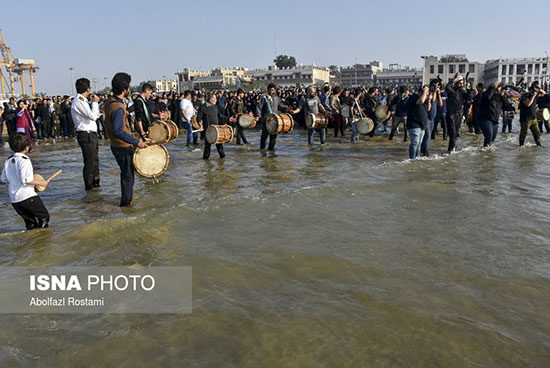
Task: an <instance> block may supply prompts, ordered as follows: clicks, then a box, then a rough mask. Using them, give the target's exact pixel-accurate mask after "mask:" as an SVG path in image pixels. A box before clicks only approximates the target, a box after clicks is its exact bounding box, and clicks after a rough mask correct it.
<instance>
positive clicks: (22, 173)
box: [0, 73, 550, 229]
mask: <svg viewBox="0 0 550 368" xmlns="http://www.w3.org/2000/svg"><path fill="white" fill-rule="evenodd" d="M130 82H131V77H130V76H129V75H128V74H126V73H117V74H116V75H115V76H114V77H113V80H112V83H111V84H112V93H111V94H110V95H106V94H104V95H98V94H93V93H91V90H90V81H89V80H88V79H86V78H80V79H78V80H77V81H76V84H75V86H76V91H77V95H76V96H75V97H74V98H71V97H70V96H63V97H61V96H54V97H51V98H49V97H45V98H37V99H34V100H32V101H25V100H20V101H17V103H16V101H15V99H14V98H10V100H9V102H7V103H5V104H4V106H3V107H1V108H0V122H1V124H0V127H3V126H4V125H5V126H6V128H7V132H8V135H9V137H10V138H9V145H10V147H11V149H12V150H13V151H14V154H13V155H12V156H11V157H10V158H9V159H8V160H6V162H5V163H4V167H3V170H2V176H1V179H2V181H4V182H8V184H9V189H8V191H9V194H10V200H11V202H12V204H13V207H14V208H15V210H16V212H17V213H18V214H19V215H20V216H21V217H22V218H23V219H24V220H25V223H26V226H27V229H32V228H36V227H47V226H48V220H49V215H48V212H47V210H46V208H45V207H44V205H43V203H42V202H41V201H40V198H39V197H38V196H37V195H36V193H35V191H34V185H40V186H43V187H45V186H47V185H48V183H49V181H47V180H37V179H35V178H34V176H33V175H32V174H33V171H32V165H31V164H30V159H29V157H28V156H27V155H26V153H28V152H30V151H31V150H32V142H33V140H35V139H38V140H43V139H52V138H56V137H67V138H76V140H77V142H78V144H79V146H80V147H81V150H82V157H83V161H84V167H83V179H84V189H85V190H86V191H90V190H95V189H97V188H100V168H99V158H98V140H99V139H104V138H107V139H109V141H110V146H111V152H112V153H113V156H114V158H115V159H116V161H117V164H118V165H119V167H120V170H121V172H120V179H121V180H120V183H121V201H120V206H121V207H125V206H129V205H130V204H131V202H132V197H133V186H134V167H133V161H132V157H133V154H134V150H135V149H136V148H137V149H145V148H147V147H148V145H149V144H151V142H150V140H149V139H148V138H149V137H148V130H149V127H150V126H151V125H152V124H154V122H155V121H157V120H172V121H173V122H175V124H177V126H178V127H179V128H180V129H185V130H186V131H187V134H186V138H185V139H186V144H187V147H188V148H189V149H190V150H193V149H194V148H196V146H198V145H199V138H200V139H201V140H203V139H204V138H205V137H204V132H205V131H206V129H207V128H208V126H209V125H218V124H230V125H232V126H233V127H234V131H235V136H236V144H238V145H241V144H249V141H248V139H247V138H246V134H245V129H244V128H243V127H242V126H241V124H239V119H240V118H241V117H243V116H246V117H247V119H248V121H254V122H258V123H259V124H258V125H259V126H260V127H261V138H260V142H259V146H260V149H261V150H265V149H266V147H267V149H268V150H275V145H276V140H277V133H276V132H275V133H274V132H273V131H272V130H268V127H267V124H268V123H267V121H268V120H269V118H270V117H272V116H273V114H290V115H291V116H292V117H293V119H292V121H293V122H294V123H295V127H296V128H298V129H300V128H306V129H307V132H308V134H307V143H308V144H309V145H313V143H314V138H313V136H314V134H315V133H318V135H319V139H320V143H321V145H325V144H326V135H327V132H328V131H329V129H330V130H333V131H334V137H338V136H340V137H345V135H346V131H347V130H350V131H351V132H350V135H349V140H350V142H351V143H355V142H357V141H359V140H360V139H369V138H368V137H374V136H379V137H380V136H381V137H387V138H388V139H390V140H391V139H393V138H394V136H395V135H396V134H397V133H398V131H399V129H400V126H401V125H403V130H402V131H403V139H404V141H407V140H408V139H410V144H409V157H410V158H411V159H415V158H417V157H419V156H420V155H424V156H429V147H430V141H431V140H433V139H436V136H437V134H438V125H439V126H440V127H441V128H442V130H443V132H442V133H443V136H442V138H443V139H444V140H448V153H451V152H452V151H453V150H455V149H456V144H457V138H458V137H459V136H460V132H461V126H462V125H463V124H466V126H467V128H468V131H469V132H470V133H472V134H480V133H482V134H483V136H484V143H483V145H484V146H488V145H491V144H492V143H493V142H494V141H495V138H496V136H497V133H498V130H499V123H500V121H501V120H502V123H503V127H502V132H503V133H504V132H505V131H506V130H508V132H511V127H512V120H513V119H514V114H516V112H517V111H518V110H519V122H520V127H521V130H520V136H519V144H520V145H524V144H525V140H526V136H527V132H528V130H530V131H531V132H532V134H533V138H534V141H535V143H536V145H538V146H541V141H540V134H541V130H542V128H543V126H544V128H546V131H547V133H548V132H550V124H549V122H548V116H546V118H541V116H542V117H543V116H545V115H544V114H541V109H548V108H550V95H549V94H547V93H546V92H545V91H544V90H543V89H541V88H540V87H539V85H538V83H537V82H534V83H532V84H531V85H530V86H529V87H528V88H527V89H526V90H521V89H520V88H517V87H515V86H503V85H502V84H501V83H498V82H495V83H493V84H491V85H489V86H484V85H483V84H482V83H479V84H478V85H477V86H476V87H475V88H472V86H471V85H470V84H469V83H468V84H466V85H465V81H464V79H463V77H462V76H460V75H459V74H458V73H457V74H456V75H455V76H454V78H453V80H451V81H449V82H448V83H447V84H446V85H443V84H442V81H441V80H440V79H434V80H432V81H430V83H429V84H428V85H425V86H421V87H418V88H414V89H412V90H410V89H409V88H407V87H406V86H400V87H399V88H386V89H384V90H380V89H379V88H377V87H370V88H368V89H365V88H354V89H346V88H342V87H340V86H333V87H331V86H328V85H326V86H323V87H322V88H321V89H320V90H318V89H317V88H316V87H314V86H309V87H307V88H277V86H275V85H274V84H270V85H268V86H267V90H266V91H261V90H252V91H245V90H243V89H239V90H237V91H219V90H216V91H190V90H187V91H184V92H183V93H181V94H180V93H176V92H171V93H164V94H156V93H155V91H154V89H153V87H152V86H151V85H150V84H148V83H144V84H142V85H141V87H140V90H139V91H135V92H133V93H131V92H130ZM381 106H382V107H384V109H383V110H384V111H385V112H386V113H387V114H382V116H383V118H380V114H378V111H377V110H378V109H379V108H380V107H381ZM546 115H548V111H546ZM312 116H313V119H317V118H316V117H319V120H321V121H323V122H328V124H323V125H321V126H315V125H308V124H307V123H306V121H307V119H308V117H309V119H310V121H311V119H312ZM365 119H366V120H369V122H370V123H371V126H372V127H373V128H372V129H370V131H369V132H368V134H367V135H364V136H365V137H366V138H360V137H361V136H363V135H361V134H359V131H358V124H359V122H360V121H362V120H365ZM545 119H546V120H545ZM252 125H256V124H252ZM0 132H1V130H0ZM363 133H365V132H363ZM0 136H1V134H0ZM268 139H269V143H268ZM215 143H216V148H217V151H218V154H219V156H220V158H224V157H225V152H224V149H223V144H222V143H218V142H217V141H216V142H215ZM210 147H211V142H208V141H206V140H205V142H204V153H203V158H204V159H209V157H210Z"/></svg>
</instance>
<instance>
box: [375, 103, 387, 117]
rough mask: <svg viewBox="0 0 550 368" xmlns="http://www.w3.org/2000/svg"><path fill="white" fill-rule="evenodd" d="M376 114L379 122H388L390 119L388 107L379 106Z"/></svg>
mask: <svg viewBox="0 0 550 368" xmlns="http://www.w3.org/2000/svg"><path fill="white" fill-rule="evenodd" d="M374 114H375V115H376V117H377V118H378V121H386V120H388V119H389V118H390V112H389V111H388V106H386V105H378V107H377V108H376V111H375V112H374Z"/></svg>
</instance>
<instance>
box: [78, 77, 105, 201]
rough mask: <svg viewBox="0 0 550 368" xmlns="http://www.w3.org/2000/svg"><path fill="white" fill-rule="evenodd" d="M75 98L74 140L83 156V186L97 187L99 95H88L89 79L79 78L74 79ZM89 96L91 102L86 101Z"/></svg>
mask: <svg viewBox="0 0 550 368" xmlns="http://www.w3.org/2000/svg"><path fill="white" fill-rule="evenodd" d="M75 84H76V92H77V95H76V98H74V99H73V102H72V104H71V115H72V117H73V121H74V125H75V129H76V140H77V141H78V144H79V145H80V148H81V149H82V156H83V158H84V170H83V176H84V188H85V189H86V190H92V189H94V188H99V153H98V152H99V147H98V142H97V122H96V120H97V119H99V116H100V112H99V105H98V102H99V96H97V95H90V81H89V80H88V79H86V78H80V79H78V80H77V81H76V83H75ZM88 97H90V98H91V100H92V101H91V103H90V102H89V101H88Z"/></svg>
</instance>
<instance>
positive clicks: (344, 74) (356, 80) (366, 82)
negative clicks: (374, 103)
mask: <svg viewBox="0 0 550 368" xmlns="http://www.w3.org/2000/svg"><path fill="white" fill-rule="evenodd" d="M382 70H383V65H382V63H381V62H380V61H371V62H370V63H368V64H355V65H353V66H348V67H343V68H340V81H341V83H342V86H344V87H360V86H372V85H374V84H375V76H376V74H377V73H378V72H381V71H382Z"/></svg>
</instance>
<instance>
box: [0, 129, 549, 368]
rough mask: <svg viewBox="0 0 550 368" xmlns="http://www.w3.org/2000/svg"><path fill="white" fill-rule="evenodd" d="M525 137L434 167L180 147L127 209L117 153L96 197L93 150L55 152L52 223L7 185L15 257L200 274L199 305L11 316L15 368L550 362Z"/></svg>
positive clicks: (289, 139)
mask: <svg viewBox="0 0 550 368" xmlns="http://www.w3.org/2000/svg"><path fill="white" fill-rule="evenodd" d="M514 129H515V130H516V132H515V133H512V134H511V135H510V136H508V135H507V134H505V135H501V134H500V133H499V137H498V138H497V142H496V145H495V146H494V147H492V148H489V149H480V146H481V144H482V140H483V138H482V137H481V136H473V135H470V134H468V133H465V132H463V134H462V137H461V138H460V139H459V151H458V152H457V153H454V154H452V155H450V156H447V155H443V153H444V152H445V151H446V144H447V142H446V141H443V140H442V139H441V137H438V138H437V139H436V140H435V141H432V149H431V154H432V155H431V157H429V158H425V159H420V160H414V161H411V160H407V159H406V157H407V156H408V153H407V152H408V151H407V149H408V143H403V142H402V139H401V136H398V137H396V138H394V140H393V141H388V140H387V139H384V138H375V139H368V140H366V141H363V142H360V143H358V144H353V145H352V144H350V143H348V141H347V139H348V138H349V134H350V133H349V132H346V133H347V134H348V136H347V137H346V139H345V140H344V139H341V138H338V139H335V138H332V137H330V138H329V144H328V146H326V147H323V148H321V147H320V146H319V145H318V144H316V145H315V146H314V147H312V148H309V147H307V146H306V145H305V143H306V141H307V140H306V135H305V133H304V132H303V131H295V132H293V133H292V134H290V135H286V136H280V137H279V138H278V141H277V142H278V143H277V151H276V152H275V153H261V152H260V151H259V150H258V147H257V143H258V141H259V132H258V131H253V132H247V133H248V136H249V140H250V141H251V142H252V143H254V145H252V146H235V145H226V153H227V157H226V159H225V160H219V159H218V156H217V152H216V150H215V149H214V150H213V152H212V156H211V159H210V161H204V160H202V152H198V151H196V152H188V151H187V150H186V149H185V147H184V143H185V142H184V139H183V138H184V137H183V136H180V138H179V139H178V140H177V141H176V142H174V143H170V144H167V145H166V147H167V149H168V150H169V152H170V165H169V167H168V170H167V171H166V173H165V174H164V175H163V176H162V177H161V178H160V183H158V184H153V183H152V182H151V181H150V180H145V179H143V178H137V180H136V186H135V198H134V206H133V208H130V209H125V210H122V209H120V208H119V207H118V206H117V205H118V201H119V190H120V188H119V177H118V172H119V171H118V167H117V165H116V162H115V160H114V158H113V157H112V154H111V152H110V150H109V146H108V144H106V143H105V142H103V143H102V144H101V146H100V166H101V184H102V188H101V190H99V191H95V192H92V193H90V194H87V195H86V194H85V192H84V190H83V184H82V178H81V175H82V174H81V170H82V159H81V153H80V148H79V147H78V145H77V144H76V142H74V141H58V142H56V143H55V144H49V145H46V144H41V145H39V146H37V147H36V149H35V153H33V154H32V155H31V159H32V160H33V164H34V167H35V171H36V172H39V173H41V174H42V175H43V176H48V175H49V174H50V173H53V172H55V171H56V170H57V169H58V168H62V169H63V170H64V171H63V174H62V175H61V176H59V177H58V178H57V179H55V181H54V182H52V183H51V184H50V186H49V187H48V189H47V190H46V192H44V193H43V194H41V197H42V199H43V200H44V202H45V204H46V206H47V207H48V209H49V211H50V214H51V216H52V219H51V222H50V224H51V228H50V229H47V230H40V231H32V232H22V231H21V230H22V229H23V227H24V226H23V222H22V220H20V219H19V218H18V217H16V216H15V212H14V211H13V209H12V207H11V205H10V204H9V200H8V197H7V191H6V187H5V186H0V189H1V194H0V196H1V198H2V201H1V204H0V221H1V223H2V226H1V233H2V234H0V265H3V266H50V265H52V266H53V265H63V266H65V265H71V266H91V265H101V266H118V265H143V266H149V265H151V266H161V265H171V266H176V265H177V266H191V267H193V312H192V313H190V314H168V315H162V314H159V315H154V314H139V315H115V314H94V315H77V314H73V315H61V314H57V315H56V314H48V315H1V316H0V366H1V367H40V366H44V367H49V366H58V367H72V366H85V367H86V366H93V367H111V366H112V367H139V366H149V367H180V366H181V367H199V366H200V367H366V366H374V367H386V366H387V367H395V366H415V367H431V366H434V367H518V366H529V367H541V366H547V365H548V364H549V363H548V362H550V310H549V308H548V305H549V304H550V246H549V241H548V238H549V237H550V228H549V226H548V218H549V216H550V186H549V185H548V183H549V178H550V157H549V155H548V152H549V151H548V148H538V147H534V146H533V145H528V146H526V147H522V148H520V147H518V143H517V142H518V137H517V132H518V129H519V127H518V126H517V124H515V126H514ZM330 135H331V134H330ZM316 142H317V143H318V137H316ZM528 142H532V138H531V137H528ZM543 144H545V145H547V146H550V139H549V138H548V137H547V136H546V135H544V136H543ZM0 154H1V155H2V156H3V157H7V156H8V155H9V154H10V153H9V151H8V150H7V149H6V148H4V149H3V150H2V151H0Z"/></svg>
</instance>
